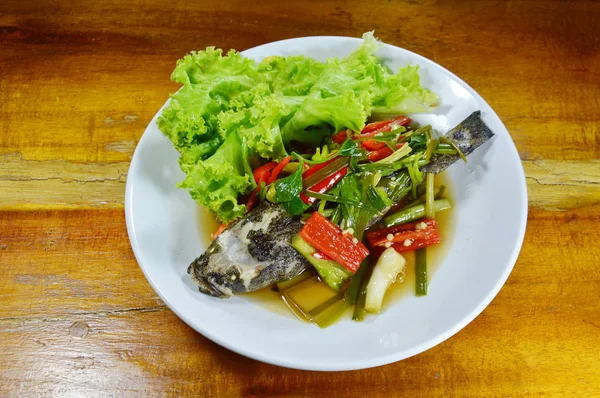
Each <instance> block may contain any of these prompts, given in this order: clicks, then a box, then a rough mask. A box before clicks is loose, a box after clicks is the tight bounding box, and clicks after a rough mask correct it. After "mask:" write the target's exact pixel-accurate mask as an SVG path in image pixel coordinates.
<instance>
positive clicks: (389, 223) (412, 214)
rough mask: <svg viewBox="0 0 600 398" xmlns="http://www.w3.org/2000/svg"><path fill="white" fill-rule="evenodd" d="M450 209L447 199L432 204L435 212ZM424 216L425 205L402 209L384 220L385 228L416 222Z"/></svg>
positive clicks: (450, 205)
mask: <svg viewBox="0 0 600 398" xmlns="http://www.w3.org/2000/svg"><path fill="white" fill-rule="evenodd" d="M451 207H452V204H451V203H450V201H449V200H448V199H439V200H436V201H435V202H433V208H434V210H435V211H436V212H438V211H443V210H448V209H449V208H451ZM424 216H425V205H424V204H419V205H416V206H413V207H409V208H406V209H402V210H400V211H399V212H397V213H394V214H392V215H390V216H387V217H385V218H384V222H385V226H386V227H393V226H395V225H399V224H406V223H407V222H411V221H415V220H418V219H419V218H423V217H424Z"/></svg>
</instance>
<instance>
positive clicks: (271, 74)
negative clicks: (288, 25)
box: [158, 32, 439, 222]
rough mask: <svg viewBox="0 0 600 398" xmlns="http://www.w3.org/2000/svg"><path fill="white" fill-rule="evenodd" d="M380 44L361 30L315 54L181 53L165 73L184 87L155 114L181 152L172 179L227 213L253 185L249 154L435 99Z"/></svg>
mask: <svg viewBox="0 0 600 398" xmlns="http://www.w3.org/2000/svg"><path fill="white" fill-rule="evenodd" d="M380 46H381V43H380V42H378V41H377V39H375V37H374V36H373V33H372V32H369V33H366V34H365V35H363V43H362V45H361V46H360V47H359V48H357V49H356V50H355V51H354V52H353V53H351V54H350V55H348V56H347V57H345V58H343V59H336V58H331V59H328V60H327V61H326V62H324V63H323V62H319V61H316V60H314V59H312V58H308V57H305V56H302V55H294V56H288V57H281V56H273V57H268V58H266V59H264V60H263V61H262V62H260V63H258V64H256V63H255V62H254V61H252V60H250V59H248V58H245V57H244V56H242V55H241V54H240V53H238V52H236V51H234V50H231V51H229V52H228V53H227V54H226V55H223V52H222V50H220V49H215V48H214V47H208V48H207V49H206V50H204V51H198V52H192V53H190V54H188V55H186V56H185V57H183V58H182V59H181V60H179V61H178V62H177V66H176V67H175V70H174V71H173V73H172V75H171V78H172V79H173V80H174V81H176V82H179V83H181V84H182V85H183V87H182V88H181V89H180V90H179V91H178V92H177V93H175V94H174V95H172V99H171V102H170V104H169V105H168V106H167V107H166V108H165V109H164V110H163V112H162V114H161V116H160V117H159V118H158V126H159V128H160V130H161V131H162V132H163V133H164V134H165V135H166V136H167V137H168V138H169V139H170V140H171V142H172V143H173V146H174V147H175V148H176V149H177V150H178V151H179V152H180V154H181V156H180V159H179V163H180V166H181V169H182V170H183V171H184V172H185V173H186V175H187V176H186V178H185V180H184V181H182V182H181V183H180V186H181V187H183V188H186V189H188V190H189V192H190V194H191V195H192V197H193V198H194V199H195V200H196V201H198V202H199V203H200V204H202V205H204V206H206V207H208V208H209V209H210V210H211V211H213V212H214V213H215V214H216V215H217V217H218V218H219V219H221V220H222V221H223V222H228V221H231V220H234V219H235V218H238V217H241V216H242V215H243V214H244V211H245V207H244V206H243V205H240V204H239V203H238V199H239V197H240V196H241V195H244V194H247V193H248V192H249V191H250V190H251V189H253V187H254V185H255V183H254V179H253V177H252V170H251V168H250V165H249V162H250V161H253V162H258V158H259V157H260V158H264V159H268V160H271V159H274V160H279V159H281V158H283V157H284V156H286V155H287V150H289V148H290V146H291V145H292V144H293V143H296V142H297V143H301V144H303V145H305V146H312V147H317V146H319V145H321V144H323V142H325V141H326V140H327V139H328V137H329V136H330V135H331V134H333V133H335V132H338V131H340V130H343V129H351V130H354V131H360V130H361V129H362V128H363V126H364V124H365V122H366V120H367V118H368V117H369V116H370V115H371V114H372V113H377V114H378V116H379V115H380V114H394V115H396V114H399V113H412V112H422V111H428V110H429V109H430V108H431V107H433V106H435V105H436V104H437V103H438V102H439V99H438V98H437V96H436V95H435V94H434V93H432V92H431V91H429V90H427V89H424V88H423V87H421V85H420V79H419V74H418V68H417V67H413V66H410V65H409V66H407V67H404V68H401V69H400V70H399V71H398V73H392V71H390V70H389V69H388V68H387V67H386V66H384V65H382V64H381V63H380V62H379V60H378V59H377V57H376V56H375V53H376V51H377V49H378V48H379V47H380ZM284 203H286V204H292V205H293V204H294V203H293V201H288V202H284ZM296 207H297V210H298V211H302V210H301V207H302V206H296Z"/></svg>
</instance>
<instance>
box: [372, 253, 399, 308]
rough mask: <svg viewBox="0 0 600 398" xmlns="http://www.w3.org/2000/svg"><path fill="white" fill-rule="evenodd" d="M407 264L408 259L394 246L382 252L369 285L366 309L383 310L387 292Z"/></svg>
mask: <svg viewBox="0 0 600 398" xmlns="http://www.w3.org/2000/svg"><path fill="white" fill-rule="evenodd" d="M405 265H406V260H405V259H404V257H402V255H401V254H400V253H398V252H397V251H396V250H394V248H392V247H390V248H388V249H386V250H385V251H384V252H383V253H382V254H381V256H380V257H379V260H377V264H375V268H373V273H372V274H371V279H369V284H368V285H367V295H366V298H365V310H367V311H369V312H379V311H381V306H382V304H383V297H384V296H385V292H386V291H387V289H388V288H389V287H390V285H391V284H392V283H394V281H395V280H396V278H397V277H398V274H399V273H400V272H402V270H403V269H404V266H405Z"/></svg>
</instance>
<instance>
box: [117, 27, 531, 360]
mask: <svg viewBox="0 0 600 398" xmlns="http://www.w3.org/2000/svg"><path fill="white" fill-rule="evenodd" d="M360 44H361V40H360V39H355V38H347V37H304V38H298V39H291V40H284V41H278V42H274V43H269V44H265V45H262V46H259V47H255V48H252V49H250V50H247V51H244V52H243V54H244V55H246V56H248V57H250V58H253V59H255V60H257V61H259V60H261V59H263V58H264V57H267V56H270V55H284V56H286V55H292V54H304V55H307V56H310V57H313V58H316V59H318V60H321V61H324V60H325V59H326V58H328V57H334V56H335V57H343V56H345V55H347V54H349V53H350V52H351V51H352V50H354V49H355V48H357V47H358V46H359V45H360ZM377 55H378V56H379V57H380V59H381V60H383V62H385V64H386V65H387V66H389V67H390V68H391V69H392V70H396V69H397V68H398V67H400V66H404V65H405V64H407V63H412V64H418V65H420V66H421V69H420V73H421V76H422V84H423V85H424V86H425V87H428V88H430V89H432V90H433V91H435V92H436V93H437V94H438V95H439V96H440V98H441V106H440V107H439V108H438V110H437V111H436V112H435V113H434V114H427V115H411V117H413V118H414V119H415V120H416V121H417V122H419V123H422V124H431V125H433V127H434V128H435V129H437V130H438V131H440V132H444V133H445V132H446V131H448V130H449V129H450V128H452V127H453V126H455V125H456V124H458V123H459V122H460V121H462V120H463V119H464V118H466V117H467V116H468V115H469V114H470V113H471V112H473V111H476V110H481V111H482V117H483V119H484V120H485V122H486V123H487V124H488V126H489V127H490V128H491V129H492V131H493V132H494V133H495V134H496V137H494V138H493V139H492V140H491V141H490V142H488V143H486V144H485V145H484V146H483V147H481V148H479V149H478V150H476V151H475V152H474V153H473V154H472V155H470V156H469V162H468V164H466V165H465V164H463V163H462V162H459V163H457V164H455V165H453V166H452V167H451V168H450V169H449V170H448V172H449V175H450V178H451V180H452V181H453V185H454V189H453V191H454V192H455V193H456V194H455V197H454V198H453V199H454V202H455V207H456V210H455V220H456V226H455V228H454V229H455V236H454V238H453V243H452V246H451V247H450V249H449V252H448V255H447V256H446V257H445V259H444V260H443V263H442V264H441V265H440V266H439V268H438V270H437V271H436V273H435V275H434V276H433V278H432V279H431V281H430V287H429V294H428V295H427V296H426V297H421V298H417V297H413V296H412V295H410V294H409V295H406V297H405V298H404V299H402V300H398V301H397V302H394V303H393V305H391V306H389V308H387V309H386V310H385V312H384V313H382V314H381V315H379V316H371V317H368V319H367V320H366V321H365V322H362V323H356V322H352V321H351V320H350V319H345V320H343V321H340V322H338V323H337V324H335V325H333V326H331V327H329V328H328V329H325V330H323V329H320V328H318V327H317V326H315V325H312V324H307V323H303V322H300V321H299V320H298V319H296V318H294V317H293V316H286V315H284V314H280V313H278V312H273V311H272V310H269V309H267V308H264V307H262V306H260V305H258V304H257V303H256V302H254V301H251V300H249V299H247V298H244V297H234V298H231V299H229V300H219V299H214V298H212V297H208V296H205V295H203V294H201V293H199V292H198V289H197V288H196V286H195V285H194V284H193V283H192V282H191V281H190V278H189V277H188V275H187V273H186V269H187V266H188V264H189V263H190V262H191V261H192V260H194V258H196V257H197V256H198V255H200V254H201V253H202V252H203V251H204V250H205V249H206V243H205V242H206V239H205V237H204V235H205V234H203V233H202V231H201V229H202V227H203V225H206V220H207V219H206V216H204V215H203V213H202V212H200V211H199V209H198V206H197V205H196V204H195V202H194V201H193V200H192V199H191V198H190V196H189V195H188V193H187V192H186V191H184V190H181V189H178V188H177V187H176V183H177V182H178V181H181V180H182V179H183V177H184V175H183V173H182V172H181V171H180V170H179V166H178V163H177V159H178V153H177V152H176V150H175V149H173V146H172V145H171V143H170V142H169V140H168V139H167V138H165V137H164V136H163V135H162V134H161V132H160V131H159V130H158V127H157V125H156V118H157V117H158V115H159V114H160V112H161V111H160V110H159V112H158V113H157V114H156V116H155V117H154V119H152V122H150V124H149V125H148V127H147V129H146V131H145V132H144V135H143V136H142V138H141V140H140V142H139V144H138V146H137V148H136V151H135V154H134V156H133V159H132V161H131V166H130V168H129V174H128V178H127V190H126V197H125V213H126V218H127V231H128V233H129V238H130V240H131V246H132V247H133V251H134V253H135V256H136V258H137V261H138V263H139V264H140V267H141V268H142V270H143V272H144V274H145V275H146V278H148V281H149V282H150V284H151V285H152V287H153V288H154V290H156V292H157V293H158V294H159V296H160V297H161V298H162V299H163V301H164V302H165V303H166V304H167V305H168V306H169V308H171V310H173V312H175V313H176V314H177V315H178V316H179V317H180V318H181V319H183V321H185V322H186V323H187V324H188V325H190V326H191V327H192V328H194V329H195V330H197V331H198V332H200V333H202V334H203V335H204V336H206V337H208V338H209V339H211V340H213V341H214V342H216V343H218V344H220V345H222V346H224V347H227V348H229V349H230V350H233V351H235V352H238V353H240V354H242V355H245V356H248V357H251V358H254V359H257V360H259V361H264V362H268V363H272V364H276V365H280V366H286V367H291V368H298V369H310V370H350V369H361V368H368V367H373V366H378V365H383V364H388V363H391V362H395V361H399V360H401V359H404V358H408V357H410V356H412V355H415V354H418V353H420V352H423V351H425V350H427V349H429V348H431V347H433V346H435V345H436V344H439V343H441V342H442V341H444V340H446V339H447V338H449V337H450V336H452V335H453V334H455V333H456V332H458V331H459V330H460V329H462V328H463V327H465V326H466V325H467V324H468V323H469V322H471V321H472V320H473V319H474V318H475V317H476V316H477V315H479V313H481V312H482V311H483V309H484V308H485V307H486V306H487V305H488V304H489V303H490V301H492V299H493V298H494V296H496V294H497V293H498V291H499V290H500V288H501V287H502V285H503V284H504V282H505V281H506V279H507V278H508V275H509V274H510V271H511V270H512V268H513V266H514V263H515V261H516V259H517V256H518V254H519V250H520V248H521V243H522V241H523V236H524V233H525V225H526V220H527V190H526V185H525V176H524V173H523V169H522V166H521V162H520V160H519V157H518V155H517V151H516V149H515V146H514V144H513V142H512V140H511V138H510V135H509V134H508V131H507V130H506V128H505V127H504V125H503V124H502V122H501V121H500V119H499V118H498V116H497V115H496V113H494V111H493V110H492V108H491V107H490V106H489V105H488V104H487V103H486V102H485V101H484V100H483V98H481V97H480V96H479V95H478V94H477V93H476V92H475V91H474V90H473V89H472V88H471V87H469V86H468V85H467V84H466V83H465V82H464V81H462V80H461V79H459V78H458V77H457V76H455V75H454V74H452V73H451V72H449V71H448V70H446V69H444V68H442V67H441V66H439V65H437V64H436V63H434V62H432V61H430V60H428V59H426V58H424V57H421V56H419V55H417V54H414V53H412V52H410V51H407V50H403V49H401V48H398V47H395V46H391V45H384V46H383V47H382V48H381V49H380V50H379V51H378V53H377ZM161 110H162V109H161ZM190 354H192V353H190Z"/></svg>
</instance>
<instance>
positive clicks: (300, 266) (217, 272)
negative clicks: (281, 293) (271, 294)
mask: <svg viewBox="0 0 600 398" xmlns="http://www.w3.org/2000/svg"><path fill="white" fill-rule="evenodd" d="M301 228H302V223H300V221H298V220H296V219H294V218H292V217H290V216H289V215H288V214H287V212H286V211H285V210H284V209H283V208H282V207H281V206H279V205H276V204H272V203H269V202H267V201H265V202H263V203H261V204H260V205H259V206H257V207H256V208H254V209H253V210H252V211H251V212H250V213H248V214H247V215H246V216H244V217H243V218H241V219H240V220H238V221H236V222H235V223H233V224H232V225H231V226H229V227H228V228H227V229H226V230H225V231H223V232H222V233H221V234H220V235H219V236H218V237H217V238H216V239H215V240H214V241H213V242H212V243H211V244H210V246H209V247H208V250H206V252H205V253H204V254H202V255H201V256H200V257H198V258H197V259H196V260H194V262H192V264H190V266H189V267H188V273H189V274H190V275H191V276H192V279H194V280H195V281H196V282H197V283H198V286H199V287H200V291H201V292H202V293H205V294H208V295H210V296H214V297H219V298H228V297H231V296H232V295H235V294H240V293H247V292H252V291H255V290H259V289H262V288H265V287H267V286H270V285H272V284H274V283H277V282H280V281H283V280H286V279H290V278H293V277H295V276H296V275H298V274H300V273H301V272H302V271H304V270H305V269H306V268H307V267H308V266H309V263H308V261H306V259H305V258H304V257H303V256H302V255H301V254H300V253H298V252H297V251H296V250H295V249H294V248H293V247H292V246H291V245H290V241H291V239H292V237H293V236H294V235H295V234H297V233H298V232H300V229H301Z"/></svg>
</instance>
